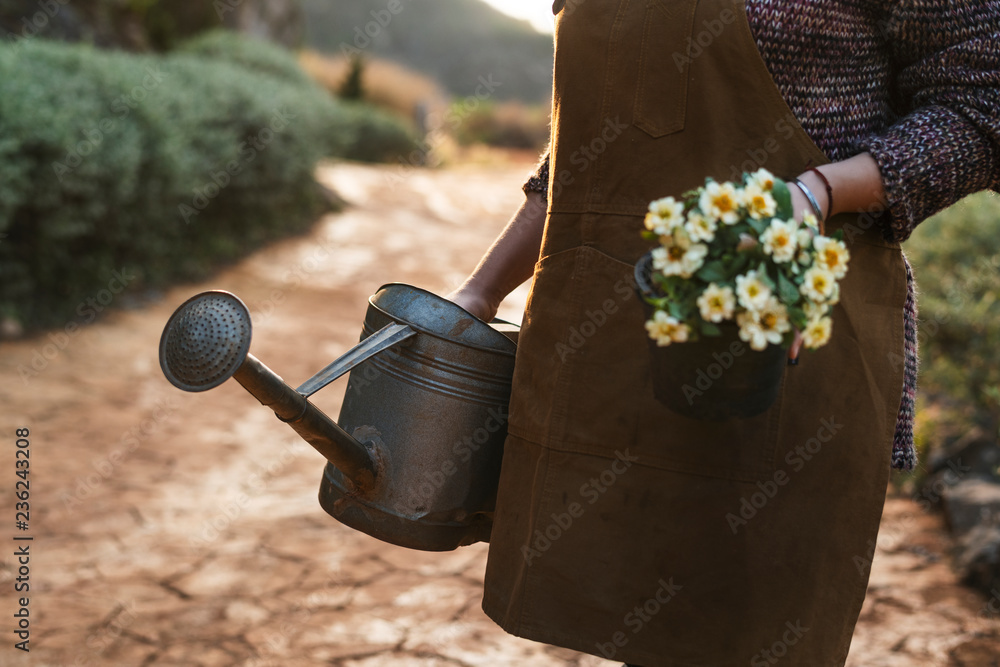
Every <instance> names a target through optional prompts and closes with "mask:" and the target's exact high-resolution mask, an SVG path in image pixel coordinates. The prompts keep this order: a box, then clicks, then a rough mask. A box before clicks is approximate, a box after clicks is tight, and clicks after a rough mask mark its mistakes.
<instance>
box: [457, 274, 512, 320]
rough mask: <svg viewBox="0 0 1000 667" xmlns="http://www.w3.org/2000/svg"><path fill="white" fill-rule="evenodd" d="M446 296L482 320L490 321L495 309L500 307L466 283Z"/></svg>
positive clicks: (494, 315) (495, 312)
mask: <svg viewBox="0 0 1000 667" xmlns="http://www.w3.org/2000/svg"><path fill="white" fill-rule="evenodd" d="M447 298H448V300H449V301H453V302H455V303H457V304H458V305H459V306H461V307H462V308H465V309H466V310H467V311H469V312H470V313H472V314H473V315H475V316H476V317H478V318H479V319H481V320H482V321H483V322H490V321H492V320H493V318H494V317H496V314H497V309H499V308H500V304H499V303H494V302H493V300H492V299H490V298H488V297H487V296H486V295H485V294H484V293H483V292H481V291H479V290H477V289H476V288H475V287H474V286H471V285H469V284H468V283H466V284H464V285H462V286H461V287H459V288H458V289H457V290H455V291H454V292H452V293H451V294H449V295H448V296H447Z"/></svg>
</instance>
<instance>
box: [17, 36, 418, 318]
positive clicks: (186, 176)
mask: <svg viewBox="0 0 1000 667" xmlns="http://www.w3.org/2000/svg"><path fill="white" fill-rule="evenodd" d="M296 70H297V66H296V65H295V60H294V58H292V57H290V56H288V55H287V54H285V53H284V52H283V51H281V50H280V49H278V48H277V47H273V46H269V45H266V44H264V43H261V42H256V41H253V40H247V39H246V38H241V37H238V36H236V35H224V36H208V37H206V38H203V39H200V40H197V41H196V42H194V43H193V44H191V45H190V46H189V47H188V48H187V49H185V50H183V51H182V52H180V53H176V54H173V55H170V56H166V57H161V56H148V55H147V56H137V55H129V54H124V53H117V52H103V51H98V50H95V49H92V48H89V47H86V46H77V45H74V46H69V45H64V44H60V43H54V42H46V41H43V40H40V39H33V40H30V41H22V42H19V43H16V44H14V45H6V46H3V47H0V235H5V237H6V238H0V315H6V316H12V317H15V318H16V319H18V320H20V321H21V322H23V323H24V324H26V325H27V326H29V327H35V326H44V325H53V324H60V323H65V322H66V321H67V320H68V319H71V318H73V317H74V315H75V313H76V312H77V308H78V305H79V304H80V303H81V302H82V301H83V300H84V299H86V298H87V297H88V296H91V295H93V294H94V293H95V292H97V291H99V290H100V289H102V288H104V287H106V286H107V283H108V281H109V279H110V277H111V275H112V274H113V272H114V271H115V270H121V269H122V268H127V269H128V272H129V273H130V274H135V276H136V278H135V279H134V282H133V283H132V285H131V286H132V287H137V286H140V285H145V286H159V285H164V284H166V283H168V282H170V281H176V280H193V279H198V278H201V277H204V276H205V275H206V274H207V273H208V272H209V271H210V270H211V269H212V268H213V267H214V266H216V265H217V264H218V263H219V262H220V261H221V262H225V261H229V260H233V259H235V258H237V257H239V256H241V255H243V254H245V253H247V252H248V251H250V250H252V249H254V248H256V247H259V246H260V245H261V244H263V243H265V242H267V241H268V240H271V239H274V238H278V237H280V236H284V235H288V234H291V233H295V232H298V231H301V230H304V229H306V228H307V227H308V226H309V225H310V224H311V223H312V222H313V220H314V219H315V215H316V213H317V211H318V205H319V196H318V190H317V187H316V184H315V182H314V180H313V169H314V167H315V164H316V162H317V161H318V160H319V159H320V158H321V157H323V156H324V155H346V154H356V153H359V152H362V151H361V149H360V148H359V147H358V145H357V144H358V141H359V139H358V136H359V135H364V136H369V135H375V136H377V137H382V136H383V134H384V135H385V136H391V137H394V140H397V141H398V140H399V136H400V135H401V134H405V132H403V131H402V130H401V129H400V128H399V127H398V126H392V127H391V128H386V127H383V126H382V125H377V123H378V122H380V121H379V120H378V119H373V118H361V116H363V115H364V114H363V113H361V112H359V111H358V110H356V109H354V108H352V107H347V106H343V105H338V104H337V103H336V102H335V101H334V100H333V99H332V98H331V97H330V96H329V95H328V94H327V93H326V92H325V91H323V90H322V89H321V88H319V87H318V86H316V85H314V84H313V83H312V82H311V81H310V80H309V79H308V78H307V77H306V76H305V75H304V74H302V73H301V72H297V73H296ZM373 124H375V126H374V129H371V128H372V127H373ZM386 124H387V125H388V123H386ZM379 150H380V151H381V150H382V149H381V148H380V149H379Z"/></svg>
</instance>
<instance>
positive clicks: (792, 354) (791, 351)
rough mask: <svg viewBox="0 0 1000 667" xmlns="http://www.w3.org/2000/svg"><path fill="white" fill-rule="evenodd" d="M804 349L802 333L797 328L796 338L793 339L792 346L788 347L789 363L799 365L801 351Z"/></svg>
mask: <svg viewBox="0 0 1000 667" xmlns="http://www.w3.org/2000/svg"><path fill="white" fill-rule="evenodd" d="M801 350H802V333H801V332H800V331H799V330H798V329H796V330H795V340H794V341H792V346H791V347H790V348H788V365H789V366H798V365H799V352H800V351H801Z"/></svg>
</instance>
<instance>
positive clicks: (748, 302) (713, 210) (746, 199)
mask: <svg viewBox="0 0 1000 667" xmlns="http://www.w3.org/2000/svg"><path fill="white" fill-rule="evenodd" d="M643 236H644V237H645V238H646V239H649V240H656V241H657V242H658V243H659V245H658V246H657V247H656V248H655V249H654V250H653V251H652V252H651V253H650V260H651V262H650V263H651V267H650V276H649V285H650V287H651V288H652V289H651V291H649V292H646V293H644V295H643V298H644V299H645V300H646V302H647V303H648V304H649V305H650V306H652V307H653V315H652V317H651V318H650V319H649V320H648V321H647V322H646V331H647V332H648V333H649V337H650V338H652V339H653V340H654V341H656V344H657V345H658V346H660V347H666V346H668V345H672V344H675V343H684V342H687V341H695V340H698V339H699V337H701V336H720V335H722V329H721V328H720V327H721V326H727V325H731V326H734V327H737V328H738V331H739V337H740V339H741V340H743V341H744V342H746V343H748V344H749V345H750V347H751V348H752V349H754V350H758V351H761V350H764V349H765V348H767V346H768V345H779V346H782V347H786V348H787V347H788V346H789V345H791V343H792V341H793V340H794V338H795V332H796V330H798V331H799V332H801V334H802V339H803V343H804V344H805V346H806V347H808V348H810V349H816V348H819V347H822V346H823V345H826V344H827V342H829V340H830V334H831V331H832V326H833V323H832V320H831V317H830V315H831V312H832V309H833V306H835V305H836V304H837V302H838V301H839V299H840V284H839V281H840V280H842V279H843V278H844V276H846V275H847V266H848V263H849V262H850V259H851V256H850V252H849V251H848V249H847V246H846V245H845V244H844V242H843V234H842V232H840V231H838V232H836V233H835V234H834V235H832V236H824V235H822V234H821V233H820V230H819V225H818V223H817V221H816V218H815V217H814V216H812V215H806V216H804V219H803V222H801V223H800V222H798V221H796V220H795V217H794V212H793V210H792V198H791V193H790V192H789V190H788V185H787V184H786V183H785V182H784V181H782V180H781V179H779V178H776V177H775V176H774V175H773V174H771V173H770V172H768V171H767V170H766V169H761V170H759V171H757V172H754V173H752V174H750V173H747V174H744V175H743V179H742V182H740V183H732V182H727V183H717V182H716V181H714V180H712V179H711V178H709V179H707V180H706V182H705V186H704V187H701V188H698V189H696V190H692V191H690V192H687V193H685V194H684V195H683V196H682V197H681V199H680V200H678V199H675V198H674V197H665V198H663V199H658V200H656V201H653V202H651V203H650V205H649V213H648V214H647V215H646V219H645V231H644V232H643Z"/></svg>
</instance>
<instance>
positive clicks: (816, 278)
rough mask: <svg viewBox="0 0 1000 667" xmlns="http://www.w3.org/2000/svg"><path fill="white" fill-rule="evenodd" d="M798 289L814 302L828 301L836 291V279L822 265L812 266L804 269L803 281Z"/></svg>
mask: <svg viewBox="0 0 1000 667" xmlns="http://www.w3.org/2000/svg"><path fill="white" fill-rule="evenodd" d="M799 291H800V292H802V294H804V295H805V296H806V298H807V299H811V300H813V301H816V302H823V301H828V300H829V299H830V298H831V297H833V296H834V295H835V294H838V291H837V279H836V278H834V277H833V274H832V273H831V272H830V271H829V270H828V269H825V268H823V267H822V266H814V267H812V268H811V269H809V270H808V271H806V275H805V282H804V283H802V286H801V287H800V288H799Z"/></svg>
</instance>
